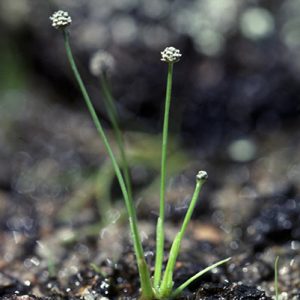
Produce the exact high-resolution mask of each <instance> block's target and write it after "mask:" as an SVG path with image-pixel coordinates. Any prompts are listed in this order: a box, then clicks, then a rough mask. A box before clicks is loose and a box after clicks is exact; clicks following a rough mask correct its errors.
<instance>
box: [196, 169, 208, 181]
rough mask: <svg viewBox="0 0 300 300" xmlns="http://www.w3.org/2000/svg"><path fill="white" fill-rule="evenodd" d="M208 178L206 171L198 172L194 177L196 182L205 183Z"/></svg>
mask: <svg viewBox="0 0 300 300" xmlns="http://www.w3.org/2000/svg"><path fill="white" fill-rule="evenodd" d="M207 178H208V175H207V172H206V171H199V172H198V174H197V175H196V179H197V181H205V180H206V179H207Z"/></svg>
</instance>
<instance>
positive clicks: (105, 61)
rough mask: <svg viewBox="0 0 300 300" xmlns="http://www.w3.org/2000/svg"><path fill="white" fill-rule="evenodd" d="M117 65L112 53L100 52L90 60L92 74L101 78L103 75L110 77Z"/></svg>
mask: <svg viewBox="0 0 300 300" xmlns="http://www.w3.org/2000/svg"><path fill="white" fill-rule="evenodd" d="M115 65H116V63H115V59H114V58H113V56H112V55H111V54H110V53H108V52H106V51H103V50H99V51H97V52H96V53H95V54H94V55H93V56H92V58H91V60H90V72H91V73H92V74H93V75H94V76H100V75H101V74H107V75H109V74H110V73H112V72H113V71H114V69H115Z"/></svg>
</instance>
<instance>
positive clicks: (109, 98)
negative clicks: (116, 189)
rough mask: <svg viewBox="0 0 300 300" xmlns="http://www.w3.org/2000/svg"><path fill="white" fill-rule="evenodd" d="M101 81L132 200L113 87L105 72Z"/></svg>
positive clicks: (105, 103)
mask: <svg viewBox="0 0 300 300" xmlns="http://www.w3.org/2000/svg"><path fill="white" fill-rule="evenodd" d="M100 81H101V87H102V90H103V95H104V97H103V98H104V105H105V107H106V110H107V113H108V117H109V119H110V122H111V124H112V127H113V130H114V134H115V138H116V141H117V144H118V148H119V151H120V155H121V162H122V170H123V174H124V179H125V183H126V187H127V192H128V196H129V198H130V200H131V201H133V196H132V187H131V180H130V172H129V164H128V160H127V157H126V153H125V147H124V138H123V135H122V132H121V129H120V126H119V120H118V113H117V109H116V106H115V103H114V99H113V96H112V93H111V89H110V87H109V84H108V80H107V76H106V74H103V73H102V74H101V76H100Z"/></svg>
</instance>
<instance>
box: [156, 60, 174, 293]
mask: <svg viewBox="0 0 300 300" xmlns="http://www.w3.org/2000/svg"><path fill="white" fill-rule="evenodd" d="M172 79H173V63H169V64H168V77H167V89H166V99H165V113H164V124H163V133H162V153H161V179H160V180H161V182H160V203H159V218H158V220H157V225H156V258H155V268H154V270H155V271H154V288H155V289H156V290H158V288H159V285H160V280H161V272H162V264H163V257H164V239H165V237H164V236H165V233H164V220H165V192H166V162H167V146H168V131H169V113H170V104H171V93H172Z"/></svg>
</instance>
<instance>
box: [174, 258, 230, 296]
mask: <svg viewBox="0 0 300 300" xmlns="http://www.w3.org/2000/svg"><path fill="white" fill-rule="evenodd" d="M229 260H231V257H229V258H226V259H223V260H221V261H218V262H216V263H215V264H213V265H211V266H209V267H207V268H205V269H204V270H202V271H200V272H198V273H196V274H195V275H194V276H192V277H191V278H189V279H188V280H187V281H186V282H184V283H183V284H182V285H180V286H179V287H178V288H177V289H176V290H175V291H174V292H173V293H171V297H170V298H171V299H173V298H175V297H177V296H179V295H180V294H181V293H182V291H183V290H184V289H185V288H186V287H187V286H188V285H190V284H191V283H192V282H193V281H195V280H196V279H198V278H199V277H201V276H202V275H204V274H205V273H207V272H209V271H211V270H212V269H214V268H216V267H218V266H220V265H223V264H225V263H227V262H228V261H229Z"/></svg>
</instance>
